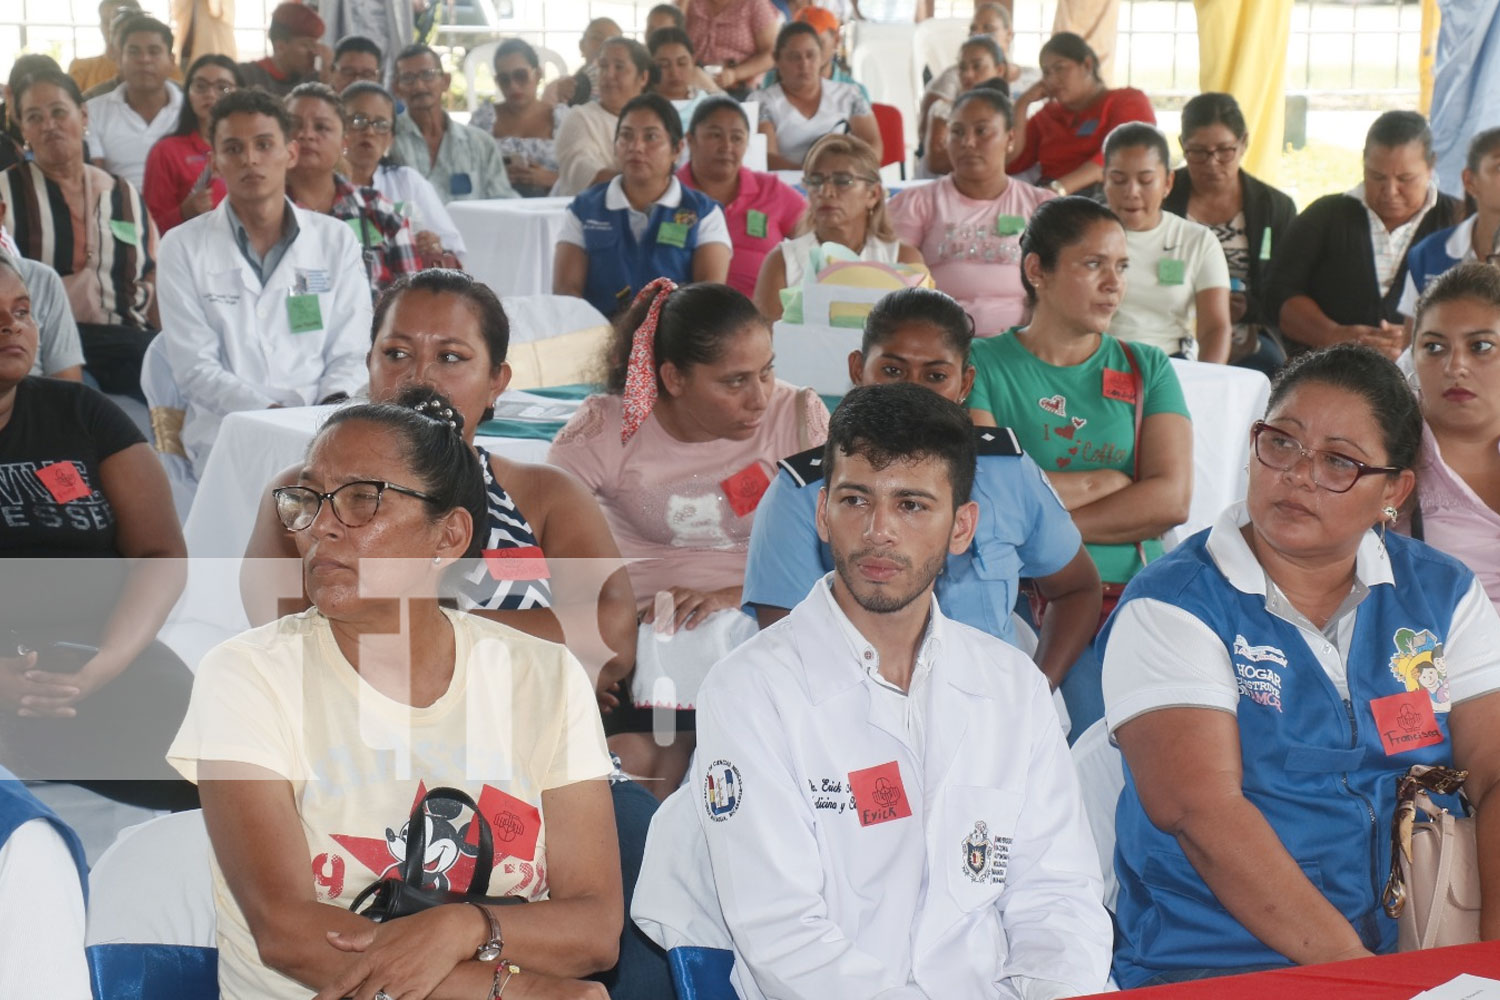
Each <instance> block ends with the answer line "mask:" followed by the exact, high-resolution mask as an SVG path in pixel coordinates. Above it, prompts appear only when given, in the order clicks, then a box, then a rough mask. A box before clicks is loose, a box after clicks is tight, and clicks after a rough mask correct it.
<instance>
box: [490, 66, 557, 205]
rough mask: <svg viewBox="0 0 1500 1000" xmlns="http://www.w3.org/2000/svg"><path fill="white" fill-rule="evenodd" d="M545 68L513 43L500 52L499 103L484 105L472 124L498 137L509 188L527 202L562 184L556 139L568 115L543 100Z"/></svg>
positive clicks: (545, 99)
mask: <svg viewBox="0 0 1500 1000" xmlns="http://www.w3.org/2000/svg"><path fill="white" fill-rule="evenodd" d="M541 83H542V67H541V62H540V60H538V59H537V55H536V49H533V48H532V47H531V46H530V45H528V44H526V43H525V42H524V41H522V40H521V39H519V38H508V39H506V40H505V41H503V42H501V43H500V47H499V48H498V49H496V50H495V86H496V87H497V88H498V89H499V91H500V101H499V102H498V103H497V102H494V101H488V100H486V101H483V102H481V103H480V105H479V107H477V108H475V109H474V114H473V116H472V117H471V118H470V119H469V124H470V125H473V126H474V127H475V128H482V129H484V130H485V131H486V132H488V133H490V134H491V135H493V136H494V137H495V144H496V145H497V146H499V147H500V155H501V156H502V157H504V158H505V172H506V174H507V175H509V177H510V185H511V187H513V188H515V189H516V191H517V192H518V193H519V194H520V195H521V197H523V198H545V197H546V196H547V194H548V193H549V192H550V191H551V190H552V185H553V184H555V183H557V148H556V142H555V140H554V138H553V137H554V136H555V135H556V134H557V128H558V126H559V125H561V124H562V120H563V118H564V117H565V116H566V115H567V113H568V107H567V105H565V104H558V103H556V102H555V101H551V100H548V99H547V98H546V97H538V96H537V92H538V90H539V88H540V87H541Z"/></svg>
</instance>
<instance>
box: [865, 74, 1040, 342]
mask: <svg viewBox="0 0 1500 1000" xmlns="http://www.w3.org/2000/svg"><path fill="white" fill-rule="evenodd" d="M1010 131H1011V107H1010V101H1009V99H1007V98H1006V96H1005V95H1004V94H1002V93H1000V92H999V91H997V90H988V89H984V88H980V89H979V90H971V91H969V92H968V93H966V94H964V95H962V96H961V97H959V99H958V100H957V101H956V102H954V105H953V111H952V113H951V114H950V115H949V117H948V125H947V132H948V157H949V159H950V160H951V161H952V163H953V172H952V173H951V174H949V175H948V176H946V177H942V178H939V179H938V180H936V181H933V182H932V183H931V184H923V185H921V186H919V187H912V188H907V189H906V190H905V191H902V192H901V193H900V194H898V195H897V196H896V197H895V198H892V199H891V204H890V213H891V223H892V224H893V225H894V226H895V227H896V235H898V236H900V237H901V239H902V241H903V242H906V243H910V244H911V245H912V246H915V247H917V248H918V249H919V250H921V251H922V259H923V260H925V261H927V264H928V266H929V267H930V268H932V280H933V281H934V282H936V283H937V286H938V288H939V289H941V290H942V291H944V292H947V293H948V294H949V295H951V296H953V297H954V298H955V299H957V300H958V301H959V302H960V303H962V304H963V307H964V309H966V310H967V311H968V313H969V316H970V317H972V318H973V320H974V332H975V334H976V335H978V336H980V337H993V336H995V335H996V334H1001V333H1004V332H1005V331H1006V330H1008V329H1010V328H1011V327H1013V326H1019V325H1020V324H1021V323H1023V322H1024V321H1025V317H1026V290H1025V289H1024V288H1023V287H1022V286H1021V234H1022V233H1023V232H1025V230H1026V223H1027V221H1028V220H1030V218H1031V213H1032V212H1034V211H1036V207H1037V206H1038V205H1040V204H1041V203H1042V202H1044V201H1047V200H1048V199H1050V198H1054V197H1056V195H1054V194H1053V193H1052V192H1051V191H1044V190H1042V189H1041V188H1037V187H1032V186H1031V185H1030V184H1027V183H1025V182H1023V181H1019V180H1016V179H1015V178H1012V177H1007V176H1006V174H1005V151H1006V148H1007V146H1009V144H1010Z"/></svg>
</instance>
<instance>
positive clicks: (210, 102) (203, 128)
mask: <svg viewBox="0 0 1500 1000" xmlns="http://www.w3.org/2000/svg"><path fill="white" fill-rule="evenodd" d="M244 85H245V81H244V79H243V78H242V77H241V76H240V69H239V67H238V66H236V65H235V62H234V60H233V59H231V58H229V57H228V56H221V55H206V56H199V57H198V58H197V59H196V60H194V61H193V65H192V66H191V67H189V68H188V74H187V80H185V81H184V82H183V89H184V90H186V91H187V100H185V101H183V102H182V112H181V114H180V115H179V116H178V118H177V130H176V131H175V132H173V133H172V134H171V135H167V136H163V137H162V138H161V139H159V140H157V143H156V145H154V146H152V147H151V152H150V153H149V154H148V155H147V157H146V179H145V181H144V183H143V190H142V192H141V194H142V196H143V197H144V198H145V199H146V208H148V209H149V210H150V211H151V217H152V218H153V219H155V220H156V228H157V229H160V230H161V231H162V232H164V233H165V232H166V231H167V230H168V229H171V228H172V227H173V226H177V225H180V224H182V223H184V222H186V221H187V220H189V219H191V218H192V217H193V216H195V215H202V214H203V213H204V212H207V211H208V210H209V209H211V208H213V207H214V206H215V205H217V204H218V203H219V202H220V201H221V200H222V199H223V198H224V190H225V188H224V181H223V179H222V178H220V177H219V176H217V175H216V174H214V173H213V151H212V150H211V149H210V148H209V142H208V134H207V129H208V113H209V111H211V110H212V109H213V106H214V102H215V101H217V100H218V99H219V98H221V97H223V96H224V95H225V94H227V93H229V92H230V91H231V90H234V89H236V88H238V87H243V86H244Z"/></svg>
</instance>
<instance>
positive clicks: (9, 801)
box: [0, 767, 89, 901]
mask: <svg viewBox="0 0 1500 1000" xmlns="http://www.w3.org/2000/svg"><path fill="white" fill-rule="evenodd" d="M34 819H44V820H46V821H47V822H49V823H51V824H52V828H53V829H55V830H56V831H57V832H58V835H59V836H61V837H62V839H63V843H65V844H67V845H68V853H69V854H71V855H73V864H74V865H75V866H77V868H78V881H79V883H80V884H81V885H82V886H83V898H84V900H85V901H87V900H88V898H89V866H88V862H87V861H86V860H85V859H84V854H83V844H82V842H80V841H79V839H78V834H76V833H74V832H73V829H72V827H70V826H68V824H66V823H64V822H63V821H62V820H60V819H58V818H57V814H56V813H54V812H53V811H52V810H51V809H48V808H47V806H46V805H45V804H44V803H43V802H42V801H41V799H38V798H37V797H36V796H35V795H32V794H31V793H30V792H28V791H27V790H26V786H25V785H23V784H21V782H20V781H18V780H17V779H16V778H15V777H14V776H13V775H12V774H11V773H10V772H9V771H7V770H6V769H5V768H3V767H0V847H3V846H4V845H5V843H6V842H7V841H9V840H10V835H11V834H13V833H15V832H16V829H17V828H18V827H19V826H20V825H21V824H22V823H28V822H30V821H31V820H34Z"/></svg>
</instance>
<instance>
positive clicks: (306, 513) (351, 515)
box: [271, 479, 437, 531]
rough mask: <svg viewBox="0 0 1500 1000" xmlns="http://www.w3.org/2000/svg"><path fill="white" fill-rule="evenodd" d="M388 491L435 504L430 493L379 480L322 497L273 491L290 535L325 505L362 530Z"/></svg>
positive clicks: (307, 490) (305, 491)
mask: <svg viewBox="0 0 1500 1000" xmlns="http://www.w3.org/2000/svg"><path fill="white" fill-rule="evenodd" d="M386 490H390V491H391V492H392V493H403V494H405V495H406V496H409V497H416V498H417V499H418V500H426V501H427V502H428V503H436V502H437V500H436V499H435V498H433V497H432V496H431V495H429V494H427V493H423V492H422V491H420V490H414V489H411V488H410V487H407V486H397V485H396V484H395V483H387V482H384V481H382V480H378V479H361V480H356V481H355V482H352V483H345V484H344V485H343V486H340V487H339V488H338V489H336V490H334V491H333V492H332V493H319V492H318V491H317V490H315V489H312V488H311V487H308V486H282V487H280V488H278V489H274V490H272V491H271V496H272V497H273V498H274V499H275V501H276V516H277V517H279V518H280V519H281V523H282V524H283V525H285V526H286V530H288V531H302V530H304V529H306V528H308V527H311V525H312V523H313V522H314V521H316V520H317V519H318V512H319V511H321V510H322V509H323V503H324V502H325V501H326V502H328V503H330V504H332V505H333V516H334V517H336V518H338V521H339V523H340V524H342V525H343V526H344V527H346V528H359V527H362V526H364V525H366V524H369V523H370V522H371V521H372V520H374V518H375V515H376V513H378V512H379V510H380V501H381V498H382V497H384V496H385V492H386Z"/></svg>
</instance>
